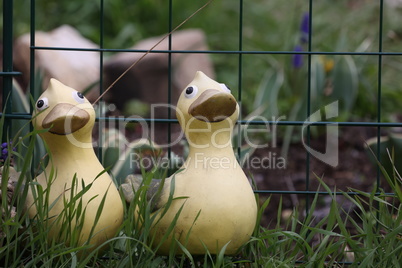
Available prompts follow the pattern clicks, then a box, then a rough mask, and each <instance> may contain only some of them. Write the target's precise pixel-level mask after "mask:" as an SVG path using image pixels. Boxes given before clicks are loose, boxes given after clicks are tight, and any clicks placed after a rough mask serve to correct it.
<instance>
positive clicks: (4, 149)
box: [0, 142, 16, 162]
mask: <svg viewBox="0 0 402 268" xmlns="http://www.w3.org/2000/svg"><path fill="white" fill-rule="evenodd" d="M10 145H11V142H10ZM13 151H16V148H13ZM7 157H8V143H7V142H4V143H2V144H1V154H0V161H2V162H4V161H5V160H6V159H7Z"/></svg>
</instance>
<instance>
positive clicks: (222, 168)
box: [153, 71, 257, 255]
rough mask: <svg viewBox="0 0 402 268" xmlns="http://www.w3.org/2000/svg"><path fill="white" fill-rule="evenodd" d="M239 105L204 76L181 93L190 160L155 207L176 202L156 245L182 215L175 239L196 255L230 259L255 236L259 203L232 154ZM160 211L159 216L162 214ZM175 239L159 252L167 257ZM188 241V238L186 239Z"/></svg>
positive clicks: (159, 226) (159, 227) (162, 219)
mask: <svg viewBox="0 0 402 268" xmlns="http://www.w3.org/2000/svg"><path fill="white" fill-rule="evenodd" d="M238 115H239V106H238V104H237V102H236V100H235V98H234V97H233V95H232V94H231V93H230V90H229V89H228V88H227V87H226V86H225V85H224V84H220V83H218V82H216V81H214V80H212V79H211V78H209V77H208V76H206V75H205V74H204V73H202V72H200V71H199V72H197V73H196V75H195V78H194V80H193V81H192V82H191V83H190V84H189V85H188V86H187V87H186V89H185V90H184V91H183V92H182V94H181V96H180V98H179V100H178V104H177V110H176V116H177V118H178V120H179V123H180V125H181V127H182V129H183V130H184V133H185V135H186V138H187V141H188V142H189V147H190V150H189V155H188V157H187V159H186V161H185V163H184V165H183V167H182V170H181V171H180V172H177V173H176V174H174V175H173V176H171V177H170V178H167V179H166V181H165V184H164V186H163V190H162V194H161V196H160V199H159V201H158V202H157V207H159V208H160V207H162V206H163V204H166V202H167V201H168V198H169V193H170V186H172V185H173V182H172V180H173V178H174V194H173V198H178V197H184V198H183V199H176V200H173V202H172V203H171V205H170V207H169V208H168V210H167V212H166V214H164V215H161V214H160V215H159V216H158V217H157V219H156V222H157V223H156V224H154V226H153V233H154V235H155V240H154V241H153V244H154V246H157V245H159V244H160V243H161V241H163V237H164V235H165V234H166V230H168V228H169V226H170V225H171V223H172V222H173V220H174V218H175V216H176V214H177V213H178V212H179V211H180V209H182V210H181V212H180V216H179V218H178V219H177V222H176V225H175V228H174V230H173V235H174V237H175V238H176V239H178V240H179V241H180V243H181V244H183V245H184V246H185V247H186V249H187V250H188V251H189V252H190V253H191V254H194V255H199V254H205V253H206V252H207V250H208V252H209V253H211V254H218V253H219V252H220V250H221V249H222V248H223V247H224V246H225V245H226V249H225V254H228V255H232V254H235V253H236V251H237V250H238V249H239V247H240V246H242V245H243V244H244V243H246V242H247V241H248V240H249V239H250V236H251V234H252V233H253V230H254V227H255V224H256V218H257V204H256V200H255V196H254V193H253V190H252V188H251V186H250V183H249V181H248V179H247V177H246V175H245V174H244V172H243V170H242V168H241V166H240V165H239V163H238V162H237V160H236V157H235V155H234V152H233V148H232V143H231V138H232V132H233V127H234V125H235V123H236V120H237V118H238ZM161 211H163V209H162V210H159V212H155V213H161ZM173 235H169V237H168V239H167V240H166V241H165V242H163V243H162V245H161V246H160V247H159V248H158V253H159V254H163V255H167V254H169V250H170V248H171V245H172V239H173ZM187 236H188V237H187Z"/></svg>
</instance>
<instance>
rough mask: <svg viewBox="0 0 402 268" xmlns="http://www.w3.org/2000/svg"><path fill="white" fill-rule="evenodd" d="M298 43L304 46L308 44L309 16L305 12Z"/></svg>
mask: <svg viewBox="0 0 402 268" xmlns="http://www.w3.org/2000/svg"><path fill="white" fill-rule="evenodd" d="M300 34H301V36H300V41H301V42H302V43H304V44H306V43H308V40H309V35H310V14H309V13H308V12H305V13H304V14H303V17H302V21H301V24H300Z"/></svg>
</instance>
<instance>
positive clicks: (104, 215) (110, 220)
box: [26, 79, 123, 250]
mask: <svg viewBox="0 0 402 268" xmlns="http://www.w3.org/2000/svg"><path fill="white" fill-rule="evenodd" d="M94 122H95V111H94V109H93V107H92V105H91V104H90V103H89V102H88V100H87V99H86V98H84V96H83V95H82V94H81V93H80V92H78V91H76V90H74V89H72V88H70V87H67V86H65V85H63V84H62V83H60V82H59V81H57V80H55V79H51V81H50V84H49V87H48V89H47V90H46V91H45V92H44V93H43V94H42V95H41V96H40V97H39V99H38V101H37V102H36V107H35V111H34V113H33V125H34V128H35V129H36V130H42V129H49V131H43V132H41V134H40V136H41V137H42V138H43V140H44V141H45V143H46V144H47V146H48V148H49V155H50V160H49V164H48V165H47V167H46V168H45V171H44V172H43V173H41V174H40V175H39V176H37V177H36V178H35V183H33V186H32V187H33V188H35V187H36V186H35V184H40V186H41V187H42V188H43V190H44V195H45V196H42V198H37V200H42V199H43V200H45V199H46V196H47V195H48V200H47V202H46V201H43V203H41V202H39V201H36V202H35V201H34V200H35V195H37V194H38V193H37V191H36V190H34V189H33V190H30V191H29V192H28V198H27V202H26V204H27V209H28V212H29V216H30V218H34V217H35V216H36V215H37V213H38V211H40V210H42V211H43V209H44V208H43V206H48V209H49V211H48V214H47V217H48V224H49V226H52V227H51V228H50V231H49V233H48V238H49V239H51V240H55V241H57V242H65V243H66V244H69V245H72V244H76V246H81V245H85V244H86V243H88V244H90V245H92V247H91V250H92V249H95V248H96V247H97V246H99V245H101V244H102V243H103V242H105V241H106V240H107V239H110V238H112V237H113V236H114V235H115V234H116V232H117V230H118V228H119V227H120V225H121V223H122V219H123V205H122V202H121V198H120V195H119V192H118V190H117V189H116V186H115V185H114V183H113V181H112V179H111V178H110V176H109V175H108V174H107V173H106V172H104V167H103V166H102V165H101V163H100V162H99V160H98V158H97V157H96V155H95V153H94V150H93V147H92V129H93V126H94ZM74 177H75V178H76V183H75V185H72V182H73V178H74ZM83 187H88V188H89V189H86V190H85V191H83ZM72 191H73V192H72ZM34 192H36V193H35V194H34ZM72 193H73V199H74V198H77V197H78V198H77V200H76V201H75V204H74V205H73V208H72V210H70V211H68V210H67V209H66V207H65V202H67V203H68V202H71V195H72ZM82 193H83V195H82V196H81V197H80V196H79V195H80V194H82ZM80 203H81V204H80ZM102 203H103V209H102V211H101V213H100V216H99V219H97V213H99V212H98V211H100V209H99V207H100V206H102ZM39 206H40V207H39ZM79 206H81V208H79ZM80 211H81V212H80ZM42 213H43V212H42ZM73 213H76V214H73ZM77 214H81V215H79V216H78V217H77ZM67 215H69V217H71V218H70V219H66V217H68V216H67ZM37 219H39V218H37ZM96 219H97V222H96ZM66 221H69V222H68V223H67V224H66ZM63 222H64V227H63V226H62V224H63ZM79 225H82V226H79ZM74 235H76V237H74ZM64 239H67V241H66V240H64ZM60 240H63V241H60Z"/></svg>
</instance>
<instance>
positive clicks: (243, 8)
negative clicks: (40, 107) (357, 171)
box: [0, 0, 402, 210]
mask: <svg viewBox="0 0 402 268" xmlns="http://www.w3.org/2000/svg"><path fill="white" fill-rule="evenodd" d="M105 2H106V1H104V0H100V1H99V14H100V16H99V43H98V45H99V48H97V49H83V48H79V47H41V46H36V44H35V31H36V29H37V25H36V23H35V22H36V16H37V10H36V1H34V0H32V1H31V6H30V16H31V17H30V35H31V39H30V40H31V41H30V42H31V44H30V55H31V60H30V65H31V68H30V72H31V74H30V77H31V80H30V88H31V89H33V88H34V85H35V68H34V66H35V52H36V51H38V50H65V51H83V52H97V53H99V66H100V68H99V69H100V73H99V77H100V81H99V83H100V85H102V84H103V72H102V70H103V64H104V55H105V53H109V52H112V53H116V52H131V53H146V52H147V51H146V50H132V49H116V48H109V47H105V42H104V40H105V38H106V36H105V20H104V12H105ZM173 2H174V1H173V0H170V1H169V3H168V5H167V8H166V12H168V14H169V15H168V21H167V22H166V24H167V26H166V32H171V31H172V30H173V29H174V26H175V25H174V22H173V21H174V16H175V14H174V9H173ZM247 2H248V0H238V1H233V2H231V3H230V5H231V6H232V8H233V9H234V10H236V15H237V16H235V17H233V25H237V26H236V27H238V36H237V44H234V45H233V47H232V48H228V49H227V50H226V48H225V49H223V50H207V51H194V50H186V51H175V50H172V36H169V37H168V44H169V49H168V50H155V51H152V52H151V53H166V54H167V55H168V61H169V62H168V65H169V73H168V77H169V81H168V84H167V91H166V100H167V103H169V104H170V103H172V98H171V95H172V94H171V87H172V80H171V79H172V55H173V54H174V53H203V54H208V55H222V56H227V57H236V58H237V59H236V62H237V66H236V67H235V68H234V69H235V70H236V69H237V75H236V76H237V81H236V82H234V81H232V84H235V86H236V88H237V96H236V97H237V100H238V102H239V103H242V102H243V99H244V97H245V95H247V94H248V88H246V86H245V85H244V76H245V75H247V73H249V72H253V70H252V68H250V65H249V64H248V65H247V67H245V57H263V56H267V55H268V56H283V57H288V58H291V57H292V56H294V55H302V56H303V57H304V59H306V67H307V71H306V77H307V80H306V83H307V84H306V85H305V88H306V90H305V91H304V92H303V94H305V97H306V100H307V103H306V106H305V107H304V115H305V118H309V116H310V115H311V114H312V113H313V112H314V110H313V108H312V96H311V95H312V87H313V85H312V83H313V82H314V81H312V77H313V74H312V73H313V71H314V70H313V64H314V62H313V57H314V56H334V57H336V56H345V55H349V56H364V57H370V58H376V60H377V68H376V69H377V70H376V71H377V73H376V81H377V84H376V86H375V87H376V103H373V104H372V105H375V107H376V108H375V109H376V118H375V120H368V121H348V120H344V121H335V120H334V121H321V120H319V121H315V122H308V125H307V126H306V128H305V129H306V136H305V137H306V141H305V142H306V145H307V146H309V145H310V142H311V137H312V133H311V128H313V127H317V126H319V127H326V126H336V127H339V128H353V127H362V128H373V129H375V131H376V139H377V143H378V144H380V139H381V131H382V130H383V129H389V128H399V127H402V123H400V122H397V120H395V121H393V122H392V121H387V122H385V120H384V119H383V117H382V108H383V107H382V96H383V93H382V88H383V84H382V78H383V75H384V73H383V72H384V71H383V59H384V57H387V56H401V55H402V52H388V51H384V49H383V43H384V40H383V37H384V25H383V21H384V16H385V15H384V3H383V1H379V2H378V9H377V12H378V14H377V16H378V20H377V21H375V22H373V24H372V26H371V27H376V28H377V29H378V35H377V38H376V41H377V45H376V50H375V51H363V52H360V51H357V52H356V51H353V52H352V51H320V50H315V48H314V46H313V45H314V37H315V36H314V35H315V33H313V31H310V32H309V34H308V36H307V42H306V44H307V46H306V49H305V50H301V51H295V50H270V49H268V48H269V44H267V45H266V48H265V49H260V50H250V49H247V48H245V45H244V43H245V41H246V40H247V37H246V35H248V34H249V33H248V32H247V31H249V30H250V29H247V30H246V29H245V27H244V21H245V14H246V12H247V16H250V14H249V12H251V11H248V10H247V8H248V3H247ZM304 4H305V8H306V11H307V12H308V14H309V15H310V16H309V17H308V28H309V29H314V27H313V22H314V20H316V16H317V15H316V12H315V11H314V4H315V2H314V1H312V0H310V1H308V2H306V3H304ZM208 8H216V7H214V6H213V5H211V7H207V8H206V9H208ZM12 10H13V1H12V0H10V1H7V0H5V1H3V42H4V43H3V71H2V72H1V73H0V76H1V77H3V103H6V99H7V96H8V94H9V93H10V92H11V89H12V79H13V77H15V76H18V75H20V73H19V72H15V71H14V70H13V59H12V51H13V42H12V40H13V22H14V21H15V20H18V17H13V16H12V14H13V11H12ZM206 12H207V11H206ZM202 15H203V14H202V13H200V14H197V16H202ZM247 18H249V17H247ZM199 27H202V25H199ZM254 27H255V28H254V31H259V30H260V29H259V28H260V27H261V25H254ZM223 31H224V30H223ZM261 34H264V32H263V31H262V33H261ZM222 38H224V34H223V33H222ZM236 46H237V48H235V49H233V48H234V47H236ZM235 72H236V71H235ZM225 82H226V81H225ZM232 86H233V85H232ZM111 90H113V89H111ZM101 93H102V92H101ZM314 105H317V104H316V103H315V104H314ZM318 105H319V106H321V107H323V106H324V105H325V103H320V104H318ZM11 106H12V103H10V102H8V105H6V106H5V109H4V113H2V114H1V116H5V118H6V122H7V123H8V124H12V121H13V120H27V119H29V118H30V114H15V113H12V112H11V111H12V107H11ZM31 109H32V108H31ZM98 119H99V118H98ZM101 120H109V119H108V118H101ZM110 120H116V119H110ZM122 120H125V119H122ZM130 120H132V121H133V122H135V121H136V120H135V119H134V120H133V119H130ZM145 121H146V122H160V123H164V124H167V125H168V129H167V136H168V142H169V141H171V125H174V124H177V123H178V121H177V120H176V119H175V118H174V116H173V114H171V113H170V112H169V114H168V118H167V119H164V118H145ZM306 122H307V121H305V120H281V121H275V120H252V121H249V120H247V118H245V116H244V115H243V116H242V115H240V118H239V120H238V124H237V127H238V128H239V129H240V128H241V126H244V125H248V126H263V125H276V126H278V127H287V126H294V127H299V128H300V127H302V126H305V125H306ZM6 126H7V124H6ZM243 138H244V137H242V136H241V135H239V136H238V140H239V142H238V143H237V144H239V145H238V146H237V148H235V150H236V151H237V153H238V155H240V157H241V154H242V151H241V147H240V144H241V141H242V140H243ZM101 147H102V146H101ZM380 150H381V148H380V146H378V147H377V150H376V152H375V153H376V156H377V158H380ZM168 153H169V155H170V153H171V148H168ZM291 157H292V156H289V158H291ZM312 157H313V156H312V155H311V152H309V151H306V152H305V161H304V163H303V165H304V167H305V168H304V169H305V174H304V178H303V180H304V187H305V189H304V190H272V189H260V190H255V192H256V193H260V194H280V195H295V194H296V195H299V196H302V197H303V198H304V199H305V204H306V205H305V208H306V210H308V209H309V199H310V198H311V197H312V196H313V195H315V194H316V193H317V190H316V189H313V188H312V187H311V186H310V185H311V180H312V170H311V166H310V163H311V159H312ZM355 168H358V167H355ZM324 176H325V175H324ZM373 177H375V184H376V185H377V187H380V186H381V174H380V170H379V168H377V169H376V174H373ZM266 179H267V180H268V179H270V178H266ZM277 179H279V178H275V180H277ZM318 193H319V194H322V195H326V194H328V193H327V192H324V191H319V192H318ZM336 194H341V192H336ZM349 194H351V195H356V194H359V193H357V192H353V191H352V192H349Z"/></svg>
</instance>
